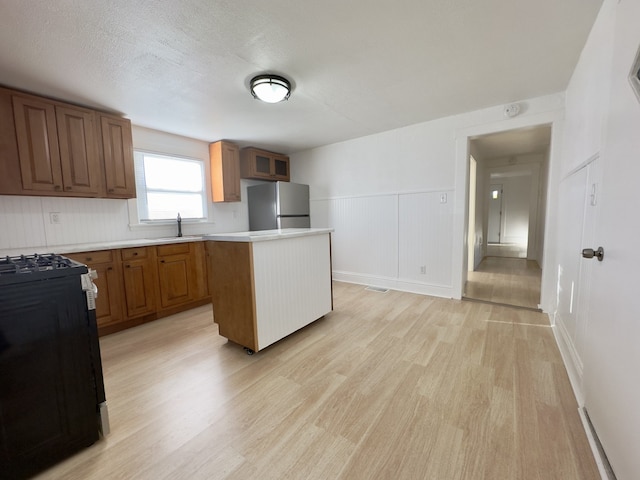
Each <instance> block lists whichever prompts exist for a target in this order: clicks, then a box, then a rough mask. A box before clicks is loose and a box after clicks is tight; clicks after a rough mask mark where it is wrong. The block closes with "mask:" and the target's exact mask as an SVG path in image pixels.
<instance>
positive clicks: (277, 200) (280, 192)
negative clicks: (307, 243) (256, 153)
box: [247, 182, 311, 231]
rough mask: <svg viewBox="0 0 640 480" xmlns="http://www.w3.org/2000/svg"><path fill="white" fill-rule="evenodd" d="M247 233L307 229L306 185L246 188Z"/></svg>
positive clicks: (267, 185)
mask: <svg viewBox="0 0 640 480" xmlns="http://www.w3.org/2000/svg"><path fill="white" fill-rule="evenodd" d="M247 202H248V204H249V230H251V231H255V230H275V229H278V228H309V227H310V226H311V221H310V217H309V185H302V184H299V183H290V182H270V183H263V184H261V185H254V186H251V187H247Z"/></svg>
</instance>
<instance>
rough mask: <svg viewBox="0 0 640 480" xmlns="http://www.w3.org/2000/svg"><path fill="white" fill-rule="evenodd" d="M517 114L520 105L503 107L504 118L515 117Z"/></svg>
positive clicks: (513, 104)
mask: <svg viewBox="0 0 640 480" xmlns="http://www.w3.org/2000/svg"><path fill="white" fill-rule="evenodd" d="M519 113H520V105H518V104H517V103H512V104H510V105H505V107H504V116H505V117H507V118H512V117H515V116H516V115H518V114H519Z"/></svg>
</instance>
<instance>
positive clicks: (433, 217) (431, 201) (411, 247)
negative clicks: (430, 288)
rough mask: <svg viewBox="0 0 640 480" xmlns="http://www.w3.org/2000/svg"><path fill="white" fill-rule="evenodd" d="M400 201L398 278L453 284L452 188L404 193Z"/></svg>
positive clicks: (438, 284) (442, 284)
mask: <svg viewBox="0 0 640 480" xmlns="http://www.w3.org/2000/svg"><path fill="white" fill-rule="evenodd" d="M441 198H442V199H445V200H446V201H445V202H444V203H441ZM399 201H400V204H399V206H400V208H399V211H400V219H399V220H400V222H399V231H398V236H399V260H398V263H399V275H398V276H399V278H400V279H401V280H403V281H409V282H418V283H426V284H429V285H434V286H441V287H451V261H452V243H453V242H452V238H453V207H452V205H453V191H446V192H444V191H443V192H426V193H411V194H403V195H400V196H399Z"/></svg>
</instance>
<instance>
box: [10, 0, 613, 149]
mask: <svg viewBox="0 0 640 480" xmlns="http://www.w3.org/2000/svg"><path fill="white" fill-rule="evenodd" d="M601 4H602V0H562V1H558V0H535V1H532V0H482V1H479V0H453V1H452V0H396V1H390V0H386V1H383V0H348V1H345V0H324V1H316V0H314V1H310V0H182V1H178V0H146V1H143V0H136V1H131V0H109V1H105V0H55V1H51V0H39V1H38V0H28V1H25V0H3V1H2V2H0V84H4V85H7V86H11V87H17V88H22V89H25V90H29V91H33V92H36V93H40V94H44V95H48V96H53V97H56V98H59V99H62V100H67V101H71V102H75V103H80V104H85V105H88V106H92V107H96V108H100V109H106V110H110V111H114V112H119V113H122V114H125V115H126V116H128V117H129V118H131V120H132V121H133V123H134V124H137V125H142V126H147V127H151V128H155V129H158V130H164V131H167V132H172V133H176V134H180V135H186V136H189V137H193V138H198V139H202V140H207V141H215V140H219V139H223V138H224V139H228V140H233V141H236V142H238V143H239V144H241V145H248V144H253V145H256V146H260V147H263V148H269V149H272V150H276V151H281V152H283V153H291V152H294V151H299V150H302V149H306V148H310V147H314V146H318V145H325V144H330V143H334V142H338V141H342V140H346V139H350V138H356V137H360V136H363V135H369V134H372V133H376V132H381V131H385V130H390V129H393V128H398V127H401V126H405V125H410V124H414V123H418V122H422V121H427V120H432V119H435V118H440V117H444V116H448V115H453V114H457V113H463V112H467V111H471V110H476V109H479V108H483V107H488V106H493V105H500V104H504V103H509V102H513V101H517V100H523V99H527V98H532V97H536V96H539V95H545V94H550V93H556V92H560V91H563V90H565V88H566V86H567V83H568V81H569V78H570V75H571V73H572V71H573V68H574V66H575V64H576V62H577V59H578V56H579V54H580V52H581V50H582V47H583V45H584V43H585V40H586V37H587V35H588V32H589V30H590V28H591V26H592V24H593V22H594V20H595V17H596V15H597V11H598V9H599V8H600V5H601ZM264 72H274V73H278V74H281V75H284V76H286V77H287V78H289V79H290V80H291V81H292V82H293V83H294V91H293V94H292V95H291V98H290V100H289V101H287V102H282V103H279V104H275V105H270V104H264V103H261V102H259V101H257V100H254V99H253V98H252V97H251V95H250V94H249V92H248V88H247V85H248V82H249V80H250V79H251V78H252V77H253V76H254V75H257V74H260V73H264Z"/></svg>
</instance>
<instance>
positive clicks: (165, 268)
mask: <svg viewBox="0 0 640 480" xmlns="http://www.w3.org/2000/svg"><path fill="white" fill-rule="evenodd" d="M156 252H157V256H158V280H159V285H160V304H161V306H162V308H169V307H175V306H176V305H180V304H182V303H188V302H190V301H192V300H193V299H194V298H195V295H194V292H193V291H192V290H193V289H194V287H195V278H194V271H193V263H194V262H193V258H192V255H191V245H190V244H189V243H176V244H173V245H161V246H158V247H156Z"/></svg>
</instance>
